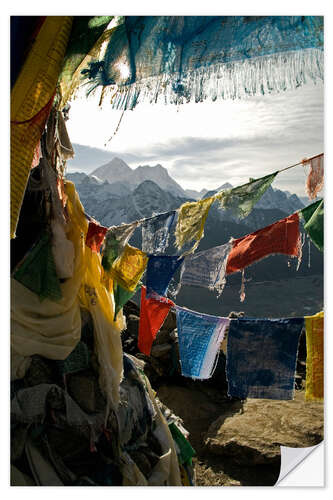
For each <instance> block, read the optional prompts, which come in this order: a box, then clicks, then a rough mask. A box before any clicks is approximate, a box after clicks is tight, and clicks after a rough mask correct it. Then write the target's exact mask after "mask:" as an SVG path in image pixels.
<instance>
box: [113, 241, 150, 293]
mask: <svg viewBox="0 0 333 500" xmlns="http://www.w3.org/2000/svg"><path fill="white" fill-rule="evenodd" d="M147 261H148V257H147V255H146V254H145V253H144V252H141V250H139V249H138V248H135V247H132V246H131V245H126V246H125V248H124V251H123V253H122V254H121V255H120V256H119V257H117V259H116V260H115V261H114V263H113V265H112V267H111V269H110V271H109V274H110V278H112V279H114V280H115V281H117V282H118V283H119V285H121V286H122V287H123V288H125V289H126V290H128V291H129V292H133V291H134V290H135V289H136V287H137V285H138V283H139V280H140V278H141V276H142V275H143V273H144V271H145V269H146V266H147Z"/></svg>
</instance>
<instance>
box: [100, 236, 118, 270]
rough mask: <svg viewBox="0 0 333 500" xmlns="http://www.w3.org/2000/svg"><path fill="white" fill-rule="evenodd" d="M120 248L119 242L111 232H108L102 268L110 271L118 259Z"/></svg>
mask: <svg viewBox="0 0 333 500" xmlns="http://www.w3.org/2000/svg"><path fill="white" fill-rule="evenodd" d="M119 247H120V243H119V241H118V240H117V239H116V238H115V236H114V235H113V234H112V233H111V232H108V233H107V234H106V237H105V240H104V250H103V257H102V266H103V267H104V269H105V270H106V271H110V269H111V267H112V264H113V263H114V261H115V260H116V258H117V257H118V255H119Z"/></svg>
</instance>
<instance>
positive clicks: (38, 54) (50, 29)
mask: <svg viewBox="0 0 333 500" xmlns="http://www.w3.org/2000/svg"><path fill="white" fill-rule="evenodd" d="M71 27H72V17H70V16H47V17H46V19H45V21H44V22H43V24H42V26H41V28H40V30H39V32H38V34H37V36H36V39H35V41H34V44H33V46H32V48H31V50H30V52H29V53H28V56H27V58H26V61H25V63H24V65H23V67H22V70H21V72H20V74H19V76H18V78H17V80H16V82H15V85H14V87H13V90H12V92H11V115H10V119H11V136H10V163H11V174H10V237H11V238H14V237H15V231H16V226H17V222H18V218H19V214H20V209H21V205H22V201H23V196H24V192H25V188H26V185H27V181H28V177H29V173H30V169H31V164H32V161H33V156H34V151H35V148H36V146H37V144H38V141H39V140H40V137H41V134H42V131H43V128H44V125H45V122H46V119H47V116H48V113H49V111H50V109H51V106H52V98H53V96H54V93H55V89H56V85H57V81H58V77H59V74H60V70H61V65H62V62H63V58H64V55H65V51H66V47H67V42H68V38H69V34H70V31H71Z"/></svg>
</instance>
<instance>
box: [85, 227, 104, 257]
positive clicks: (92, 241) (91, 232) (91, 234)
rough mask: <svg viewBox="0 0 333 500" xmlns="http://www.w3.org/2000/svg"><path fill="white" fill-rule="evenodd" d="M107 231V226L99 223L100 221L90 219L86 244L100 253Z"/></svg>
mask: <svg viewBox="0 0 333 500" xmlns="http://www.w3.org/2000/svg"><path fill="white" fill-rule="evenodd" d="M107 231H108V228H107V227H103V226H101V225H100V224H98V222H96V221H93V220H90V221H89V226H88V232H87V236H86V245H87V246H88V247H89V248H91V250H92V251H93V252H96V253H99V251H100V248H101V246H102V243H103V241H104V238H105V235H106V233H107Z"/></svg>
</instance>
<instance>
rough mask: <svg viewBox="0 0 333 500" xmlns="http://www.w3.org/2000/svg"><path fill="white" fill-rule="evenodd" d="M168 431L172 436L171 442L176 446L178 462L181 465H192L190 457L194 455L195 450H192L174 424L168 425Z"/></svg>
mask: <svg viewBox="0 0 333 500" xmlns="http://www.w3.org/2000/svg"><path fill="white" fill-rule="evenodd" d="M169 429H170V432H171V434H172V437H173V440H174V441H175V443H176V444H177V447H178V450H177V455H178V460H179V463H180V464H181V465H183V464H187V463H189V464H190V465H191V464H192V457H193V456H194V455H195V450H194V449H193V448H192V446H191V444H190V442H189V441H188V440H187V439H186V437H185V436H184V435H183V434H182V433H181V431H180V430H179V429H178V427H177V426H176V424H174V423H173V422H172V423H171V424H169Z"/></svg>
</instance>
